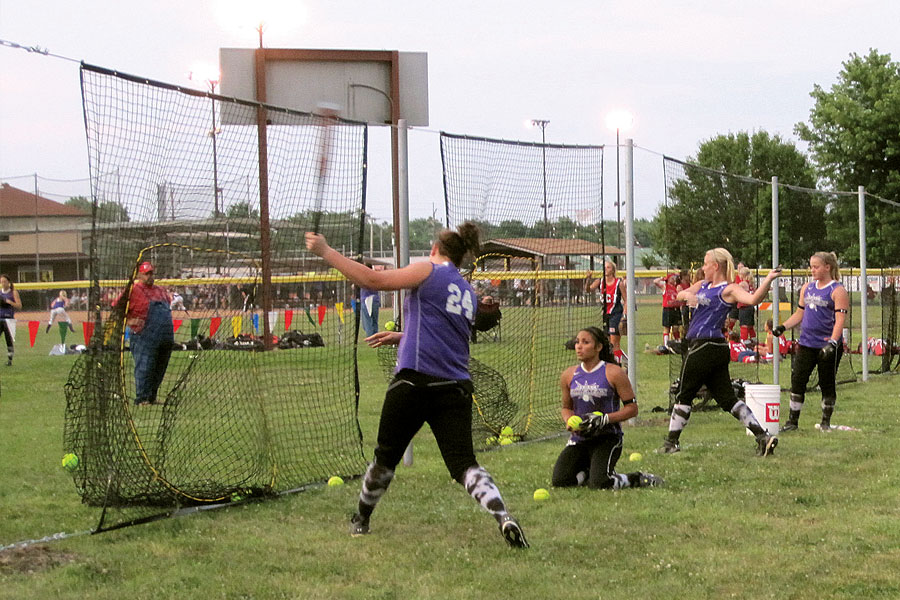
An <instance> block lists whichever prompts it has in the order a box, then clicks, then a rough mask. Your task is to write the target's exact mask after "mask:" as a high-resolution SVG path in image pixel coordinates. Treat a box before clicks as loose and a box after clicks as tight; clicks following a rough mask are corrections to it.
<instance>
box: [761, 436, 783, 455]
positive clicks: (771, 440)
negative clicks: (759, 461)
mask: <svg viewBox="0 0 900 600" xmlns="http://www.w3.org/2000/svg"><path fill="white" fill-rule="evenodd" d="M777 445H778V438H777V437H775V436H774V435H769V434H768V433H762V434H760V435H758V436H756V455H757V456H771V455H772V453H773V452H774V451H775V446H777Z"/></svg>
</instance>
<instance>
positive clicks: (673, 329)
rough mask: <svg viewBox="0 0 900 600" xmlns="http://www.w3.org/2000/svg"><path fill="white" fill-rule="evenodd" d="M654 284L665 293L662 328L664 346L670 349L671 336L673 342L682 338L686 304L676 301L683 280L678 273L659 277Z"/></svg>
mask: <svg viewBox="0 0 900 600" xmlns="http://www.w3.org/2000/svg"><path fill="white" fill-rule="evenodd" d="M653 284H654V285H655V286H656V287H658V288H659V289H661V290H662V291H663V298H662V328H663V346H664V347H665V348H667V349H668V347H669V334H671V335H672V339H673V340H677V339H679V338H680V337H681V330H680V327H681V306H682V304H684V302H681V301H679V300H676V299H675V297H676V296H677V295H678V292H679V291H681V289H683V288H681V287H680V285H681V280H680V278H679V276H678V275H677V274H676V273H670V274H669V275H668V276H666V277H657V278H656V279H654V280H653Z"/></svg>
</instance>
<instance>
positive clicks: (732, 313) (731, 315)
mask: <svg viewBox="0 0 900 600" xmlns="http://www.w3.org/2000/svg"><path fill="white" fill-rule="evenodd" d="M738 316H740V311H739V310H738V307H737V306H732V307H731V310H729V311H728V318H729V319H731V320H732V321H737V320H738Z"/></svg>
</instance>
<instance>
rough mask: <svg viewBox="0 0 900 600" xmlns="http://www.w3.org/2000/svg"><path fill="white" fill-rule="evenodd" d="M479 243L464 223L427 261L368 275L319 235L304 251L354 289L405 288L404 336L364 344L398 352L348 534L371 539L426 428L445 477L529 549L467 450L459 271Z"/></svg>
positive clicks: (466, 304) (468, 397)
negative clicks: (377, 515)
mask: <svg viewBox="0 0 900 600" xmlns="http://www.w3.org/2000/svg"><path fill="white" fill-rule="evenodd" d="M479 245H480V244H479V232H478V228H477V227H476V226H475V225H474V224H473V223H469V222H466V223H463V224H462V225H461V226H460V227H459V229H458V231H450V230H444V231H442V232H441V233H440V235H439V236H438V241H437V242H436V243H435V244H434V246H432V248H431V256H430V259H429V260H428V261H426V262H420V263H415V264H412V265H409V266H407V267H403V268H402V269H392V270H388V271H373V270H371V269H369V268H367V267H366V266H365V265H362V264H360V263H357V262H355V261H353V260H351V259H349V258H347V257H345V256H343V255H342V254H340V253H338V252H337V251H335V250H333V249H332V248H330V247H329V246H328V244H327V243H326V241H325V238H324V237H322V236H321V235H318V234H315V233H310V232H307V234H306V247H307V249H308V250H310V251H312V252H313V253H314V254H317V255H318V256H321V257H322V258H323V259H324V260H325V262H327V263H328V264H329V265H331V266H332V267H334V268H336V269H337V270H338V271H340V272H341V273H343V274H344V275H345V276H346V277H347V278H348V279H349V280H350V281H351V282H353V283H355V284H356V285H358V286H360V287H365V288H368V289H371V290H385V291H387V290H400V289H408V290H410V292H409V294H408V295H407V298H406V301H405V305H404V312H403V315H404V329H405V332H404V333H403V334H401V333H399V332H393V331H381V332H378V333H376V334H375V335H371V336H369V337H367V338H366V342H368V343H369V345H370V346H372V347H373V348H377V347H378V346H382V345H386V344H399V345H400V347H399V348H398V351H397V370H396V374H395V376H394V379H393V380H392V381H391V383H390V385H389V386H388V389H387V393H386V394H385V398H384V405H383V407H382V409H381V421H380V423H379V425H378V445H377V447H376V448H375V459H374V460H373V461H372V463H371V464H370V465H369V468H368V469H367V470H366V474H365V477H364V478H363V483H362V492H361V493H360V495H359V506H358V508H357V512H356V513H355V514H354V515H353V517H352V518H351V519H350V534H351V535H354V536H357V535H364V534H367V533H369V518H370V517H371V516H372V512H373V511H374V510H375V506H376V504H377V503H378V500H379V499H380V498H381V497H382V496H383V495H384V493H385V492H386V491H387V488H388V486H389V485H390V483H391V480H392V479H393V478H394V468H395V467H396V466H397V463H399V462H400V459H401V458H402V457H403V453H404V451H405V450H406V447H407V446H408V445H409V442H410V441H411V440H412V438H413V436H414V435H415V434H416V432H417V431H418V430H419V429H421V427H422V425H423V424H425V423H428V424H429V425H430V426H431V431H432V433H434V438H435V441H437V444H438V448H439V449H440V451H441V456H442V457H443V459H444V464H446V465H447V470H448V471H450V476H451V477H453V479H455V480H456V481H457V482H459V483H460V484H462V485H463V486H464V487H465V488H466V491H467V492H468V493H469V494H470V495H471V496H472V497H473V498H474V499H475V500H476V501H478V502H479V503H480V504H481V506H482V507H483V508H484V509H485V510H487V511H488V512H489V513H491V515H493V517H494V518H495V519H496V520H497V523H498V524H499V526H500V532H501V533H502V534H503V537H504V539H505V540H506V542H507V543H508V544H509V545H510V546H512V547H516V548H527V547H528V542H527V541H526V540H525V534H524V532H523V531H522V528H521V527H520V526H519V523H518V522H517V521H516V519H515V518H513V517H512V515H510V514H509V512H508V511H507V510H506V504H505V503H504V502H503V498H502V497H501V495H500V491H499V490H498V489H497V486H496V485H495V484H494V481H493V479H492V478H491V476H490V474H489V473H488V472H487V471H486V470H485V469H484V468H483V467H481V466H480V465H479V464H478V462H477V461H476V460H475V450H474V448H473V446H472V389H473V388H472V381H471V379H470V377H469V370H468V364H469V336H470V335H471V328H472V323H473V322H474V320H475V310H476V304H477V301H476V298H475V292H474V291H473V290H472V286H470V285H469V283H468V282H467V281H466V280H465V279H463V277H462V276H461V275H460V274H459V266H460V264H461V263H462V261H463V257H464V256H465V255H466V254H467V253H468V252H472V253H473V254H475V253H477V251H478V248H479Z"/></svg>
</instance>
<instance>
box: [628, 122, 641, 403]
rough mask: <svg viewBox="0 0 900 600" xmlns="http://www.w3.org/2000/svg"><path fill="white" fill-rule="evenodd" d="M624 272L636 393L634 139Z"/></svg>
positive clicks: (630, 371) (630, 360)
mask: <svg viewBox="0 0 900 600" xmlns="http://www.w3.org/2000/svg"><path fill="white" fill-rule="evenodd" d="M625 272H626V277H627V279H626V288H625V289H626V290H627V294H626V296H627V299H626V302H627V304H628V315H627V316H626V322H627V323H628V379H630V380H631V387H632V388H634V391H635V393H637V362H638V357H637V352H636V351H635V348H636V346H637V340H636V338H637V319H635V316H636V306H637V303H636V301H635V294H634V292H635V290H636V289H637V287H636V281H635V278H634V140H633V139H631V138H628V139H627V140H625Z"/></svg>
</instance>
